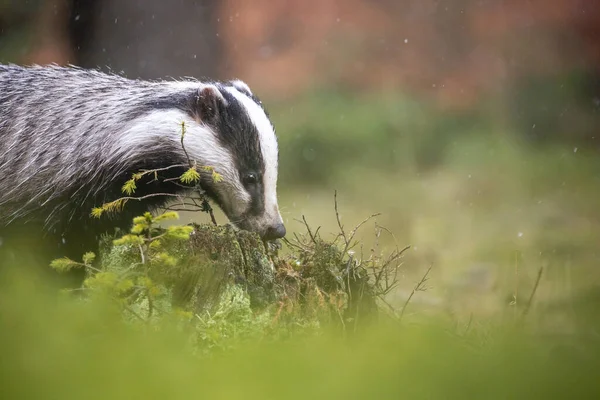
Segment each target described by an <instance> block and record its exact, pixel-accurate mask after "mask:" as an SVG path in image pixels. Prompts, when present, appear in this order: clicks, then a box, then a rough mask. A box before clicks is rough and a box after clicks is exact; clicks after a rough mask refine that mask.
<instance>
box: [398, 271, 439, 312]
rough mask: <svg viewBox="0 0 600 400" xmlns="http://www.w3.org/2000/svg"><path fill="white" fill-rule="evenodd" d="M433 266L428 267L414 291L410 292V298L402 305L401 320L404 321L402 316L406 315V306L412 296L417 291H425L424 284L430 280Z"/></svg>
mask: <svg viewBox="0 0 600 400" xmlns="http://www.w3.org/2000/svg"><path fill="white" fill-rule="evenodd" d="M431 268H432V267H429V268H428V269H427V271H426V272H425V275H423V277H422V278H421V280H420V281H419V282H417V284H416V285H415V287H414V288H413V290H412V292H410V294H409V295H408V299H406V302H405V303H404V306H402V310H401V311H400V317H399V318H398V320H399V321H402V317H403V316H404V312H405V311H406V307H407V306H408V303H409V302H410V300H411V299H412V297H413V296H414V295H415V293H417V292H423V291H425V289H424V285H425V282H427V281H428V280H429V278H428V275H429V271H431Z"/></svg>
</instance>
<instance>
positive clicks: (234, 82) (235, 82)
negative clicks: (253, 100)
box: [229, 79, 252, 97]
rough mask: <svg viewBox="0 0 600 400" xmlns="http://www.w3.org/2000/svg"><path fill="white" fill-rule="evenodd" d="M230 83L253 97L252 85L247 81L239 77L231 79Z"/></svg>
mask: <svg viewBox="0 0 600 400" xmlns="http://www.w3.org/2000/svg"><path fill="white" fill-rule="evenodd" d="M229 84H230V85H231V86H233V87H234V88H236V89H237V90H239V91H240V92H242V93H244V94H246V95H248V96H250V97H252V90H250V87H249V86H248V85H247V84H246V82H243V81H241V80H239V79H234V80H232V81H229Z"/></svg>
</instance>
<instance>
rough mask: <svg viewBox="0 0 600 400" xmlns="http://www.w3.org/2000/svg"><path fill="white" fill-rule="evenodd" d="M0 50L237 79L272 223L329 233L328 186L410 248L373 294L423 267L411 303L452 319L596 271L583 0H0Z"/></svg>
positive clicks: (13, 57) (594, 122)
mask: <svg viewBox="0 0 600 400" xmlns="http://www.w3.org/2000/svg"><path fill="white" fill-rule="evenodd" d="M0 61H1V62H3V63H8V62H12V63H20V64H31V63H38V64H45V63H58V64H75V65H79V66H83V67H89V68H101V69H102V70H105V71H108V70H112V71H115V72H118V73H123V74H125V75H126V76H127V77H130V78H144V79H157V78H165V77H169V76H172V77H180V76H194V77H198V78H200V77H203V76H210V77H214V78H223V79H228V78H233V77H237V78H240V79H242V80H244V81H246V82H247V83H248V84H249V85H250V86H251V87H252V88H253V90H254V92H255V93H257V94H258V95H259V96H260V97H261V98H262V99H263V101H264V103H265V104H266V106H267V108H268V109H269V111H270V113H271V116H272V119H273V122H274V124H275V126H276V129H277V132H278V135H279V140H280V148H281V152H280V181H279V187H280V189H279V195H280V206H281V208H282V214H283V215H284V218H285V220H286V221H287V225H288V231H289V232H290V235H291V234H293V232H294V231H300V230H303V227H302V225H301V224H299V223H297V222H296V221H295V220H296V219H298V218H301V216H302V215H304V216H306V218H307V220H308V222H309V223H310V224H311V225H314V226H322V228H321V234H322V235H323V236H324V237H329V236H328V235H329V234H330V233H331V234H334V233H335V232H337V224H336V220H335V212H334V201H333V199H334V191H335V190H337V192H338V202H339V206H340V213H341V216H342V221H343V223H344V225H345V226H346V227H348V228H350V227H352V226H354V225H356V224H357V223H359V222H360V221H361V220H363V219H364V218H365V217H367V216H369V215H370V214H373V213H381V216H379V217H377V218H376V222H377V224H379V225H382V226H384V227H386V228H388V229H389V230H391V231H392V232H393V233H394V236H391V235H388V234H384V235H382V237H381V238H380V239H379V242H380V243H379V245H380V246H382V247H384V248H390V247H391V246H393V245H394V244H397V245H398V246H404V245H411V246H412V249H411V251H410V254H409V255H408V257H407V258H406V261H405V265H404V269H403V274H404V275H403V278H402V282H401V286H400V289H399V290H398V291H397V292H396V293H394V294H393V295H392V297H391V299H390V301H392V302H399V303H402V302H403V301H404V300H405V299H406V297H407V295H408V293H409V292H410V290H411V289H412V287H413V286H414V283H415V280H417V279H418V277H420V276H421V275H422V274H423V272H424V271H425V270H426V269H427V268H429V267H430V266H432V268H433V269H432V273H431V281H430V282H431V285H430V286H431V287H430V290H428V291H427V292H426V293H424V294H421V295H419V296H416V297H415V299H414V300H412V301H413V302H419V301H420V302H422V303H423V304H425V305H427V306H432V307H435V308H438V309H439V308H444V309H447V310H448V311H449V312H451V313H455V314H456V313H459V314H460V313H467V314H469V313H470V314H472V313H481V314H486V313H493V312H496V311H497V310H499V309H505V308H506V306H507V305H512V306H514V307H518V305H519V304H521V303H525V301H523V300H522V299H526V298H527V296H528V294H529V292H530V289H531V287H532V285H533V283H534V281H535V278H536V276H537V273H538V270H539V268H540V267H544V268H545V272H544V275H543V277H542V281H541V283H540V287H539V290H538V294H537V295H536V296H538V298H539V299H540V300H541V301H540V304H544V302H545V303H546V304H555V303H556V302H559V303H560V302H561V301H563V300H564V299H573V298H574V296H585V295H587V293H594V292H595V288H596V287H597V285H598V283H600V269H599V268H598V267H599V265H598V261H599V260H600V252H599V249H598V246H599V245H600V203H599V200H600V197H599V195H600V160H599V154H598V152H599V151H600V137H597V136H598V135H600V130H599V127H600V125H599V121H600V3H599V2H595V1H592V0H528V1H524V0H452V1H451V0H368V1H367V0H345V1H340V0H254V1H252V2H249V1H242V0H220V1H217V0H205V1H194V0H170V1H164V0H29V1H27V0H0ZM188 217H189V216H188ZM192 218H200V219H201V220H204V217H203V216H199V217H198V216H194V217H192ZM225 221H226V220H225V219H224V217H223V216H221V217H220V218H219V222H221V223H224V222H225ZM373 228H374V227H373V224H370V225H369V224H367V225H366V226H365V228H363V230H362V231H361V232H360V233H359V235H358V237H359V238H360V239H361V241H362V242H361V243H362V245H363V249H362V250H363V251H364V252H365V254H368V252H369V249H370V247H371V246H373V245H374V243H375V241H376V240H375V235H374V229H373ZM356 251H360V248H357V249H356ZM569 301H570V300H569ZM557 321H558V322H557ZM557 321H551V322H549V323H552V324H556V327H557V328H559V327H562V326H563V325H562V324H561V323H560V321H561V320H560V319H558V320H557Z"/></svg>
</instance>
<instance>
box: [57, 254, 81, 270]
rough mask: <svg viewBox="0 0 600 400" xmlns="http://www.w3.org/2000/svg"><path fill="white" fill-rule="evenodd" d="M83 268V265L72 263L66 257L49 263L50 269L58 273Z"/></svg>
mask: <svg viewBox="0 0 600 400" xmlns="http://www.w3.org/2000/svg"><path fill="white" fill-rule="evenodd" d="M83 266H84V265H83V264H81V263H78V262H76V261H73V260H71V259H70V258H67V257H62V258H58V259H56V260H52V262H51V263H50V267H51V268H52V269H54V270H56V271H58V272H68V271H70V270H71V269H73V268H81V267H83Z"/></svg>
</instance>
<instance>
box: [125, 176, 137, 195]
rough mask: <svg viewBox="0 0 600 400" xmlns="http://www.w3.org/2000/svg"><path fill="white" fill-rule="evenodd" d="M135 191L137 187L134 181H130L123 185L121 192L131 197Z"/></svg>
mask: <svg viewBox="0 0 600 400" xmlns="http://www.w3.org/2000/svg"><path fill="white" fill-rule="evenodd" d="M135 189H137V186H136V184H135V180H134V179H130V180H128V181H127V182H125V183H124V184H123V187H121V191H122V192H123V193H125V194H126V195H128V196H131V195H132V194H133V192H135Z"/></svg>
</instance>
